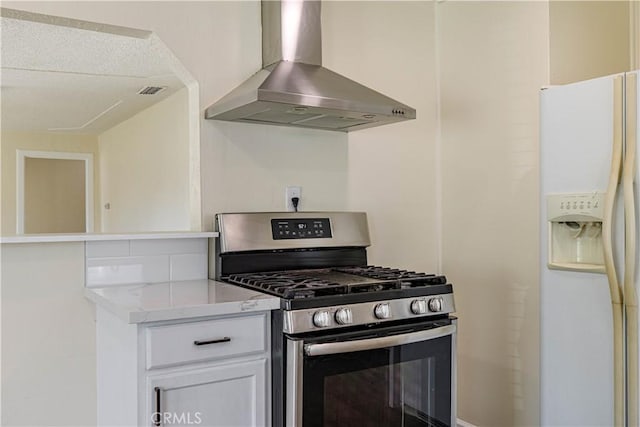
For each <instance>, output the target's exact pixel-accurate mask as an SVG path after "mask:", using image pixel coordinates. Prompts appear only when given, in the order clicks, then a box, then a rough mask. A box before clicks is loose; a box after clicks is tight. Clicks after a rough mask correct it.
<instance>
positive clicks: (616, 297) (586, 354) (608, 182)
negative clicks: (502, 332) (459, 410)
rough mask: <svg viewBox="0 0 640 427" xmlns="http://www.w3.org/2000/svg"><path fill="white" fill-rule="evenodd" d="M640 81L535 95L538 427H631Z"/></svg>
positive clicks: (625, 79)
mask: <svg viewBox="0 0 640 427" xmlns="http://www.w3.org/2000/svg"><path fill="white" fill-rule="evenodd" d="M638 80H639V72H638V71H634V72H630V73H622V74H618V75H614V76H607V77H602V78H597V79H593V80H588V81H584V82H579V83H573V84H569V85H564V86H554V87H551V88H547V89H544V90H542V91H541V98H540V106H541V118H540V120H541V129H540V150H541V151H540V163H541V195H540V196H541V197H540V205H541V215H540V218H541V220H540V236H541V263H540V280H541V296H540V297H541V311H540V315H541V329H540V334H541V336H540V345H541V355H540V357H541V361H540V382H541V412H542V413H541V424H542V425H543V426H612V425H629V426H631V425H635V426H637V425H638V414H637V412H638V410H637V407H638V400H639V397H638V391H637V384H638V357H637V354H638V339H637V337H638V318H637V317H638V316H637V296H636V294H637V291H638V287H639V280H638V269H639V268H638V251H637V249H636V246H637V242H638V241H640V234H639V230H640V226H639V221H638V217H639V216H640V214H639V210H638V199H639V197H638V188H637V183H638V182H640V177H639V174H638V166H637V165H638V160H637V154H636V150H637V145H638V137H637V135H638V133H639V126H640V119H639V117H638V104H640V92H639V90H638V86H639V83H638Z"/></svg>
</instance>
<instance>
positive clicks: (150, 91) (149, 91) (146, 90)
mask: <svg viewBox="0 0 640 427" xmlns="http://www.w3.org/2000/svg"><path fill="white" fill-rule="evenodd" d="M166 88H167V87H166V86H145V87H143V88H142V89H140V90H139V91H138V95H155V94H158V93H160V92H162V91H163V90H165V89H166Z"/></svg>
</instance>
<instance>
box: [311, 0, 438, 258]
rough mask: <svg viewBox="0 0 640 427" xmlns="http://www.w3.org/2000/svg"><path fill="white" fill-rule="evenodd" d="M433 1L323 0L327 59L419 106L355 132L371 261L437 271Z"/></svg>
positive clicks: (352, 157)
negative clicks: (409, 116)
mask: <svg viewBox="0 0 640 427" xmlns="http://www.w3.org/2000/svg"><path fill="white" fill-rule="evenodd" d="M434 5H435V3H433V2H325V3H323V55H324V65H325V66H326V67H328V68H329V69H332V70H333V71H336V72H338V73H341V74H344V75H345V76H347V77H349V78H351V79H354V80H356V81H358V82H360V83H363V84H365V85H367V86H369V87H372V88H374V89H376V90H377V91H379V92H382V93H384V94H385V95H387V96H390V97H391V98H394V99H397V100H398V101H400V102H403V103H405V104H407V105H410V106H411V107H413V108H415V109H416V110H417V119H416V120H413V121H408V122H403V123H396V124H393V125H390V126H384V127H380V128H373V129H367V130H363V131H359V132H354V133H351V134H349V153H348V154H349V155H348V168H347V169H348V187H347V188H348V194H347V200H348V208H349V209H352V210H362V211H366V212H368V214H369V228H370V230H371V237H372V241H373V242H372V246H371V248H370V250H369V252H368V253H369V262H370V263H373V264H384V265H393V266H398V267H404V268H408V269H416V270H420V271H436V270H438V268H439V266H438V264H439V263H438V251H439V249H438V235H439V223H438V215H437V212H438V153H437V146H436V135H437V115H436V107H437V90H436V68H437V67H436V62H435V59H436V57H435V31H434V28H435V16H434Z"/></svg>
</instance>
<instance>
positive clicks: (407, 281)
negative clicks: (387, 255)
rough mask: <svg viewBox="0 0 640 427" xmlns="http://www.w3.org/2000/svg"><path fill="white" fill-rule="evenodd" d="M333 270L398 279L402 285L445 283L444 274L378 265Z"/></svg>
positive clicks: (369, 276) (382, 278)
mask: <svg viewBox="0 0 640 427" xmlns="http://www.w3.org/2000/svg"><path fill="white" fill-rule="evenodd" d="M333 270H334V271H339V272H340V273H347V274H354V275H356V276H362V277H367V278H370V279H379V280H391V281H399V282H401V285H402V286H408V287H414V286H426V285H444V284H446V283H447V278H446V277H445V276H436V275H435V274H426V273H416V272H415V271H409V270H400V269H398V268H389V267H378V266H376V265H367V266H364V267H340V268H334V269H333Z"/></svg>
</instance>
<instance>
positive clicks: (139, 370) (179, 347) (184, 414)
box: [96, 307, 271, 427]
mask: <svg viewBox="0 0 640 427" xmlns="http://www.w3.org/2000/svg"><path fill="white" fill-rule="evenodd" d="M96 315H97V316H96V317H97V318H96V320H97V322H96V323H97V343H96V344H97V352H98V354H97V362H98V366H97V368H98V425H100V426H102V425H105V426H106V425H109V426H114V425H119V426H123V425H126V426H156V425H162V426H188V425H199V426H215V427H233V426H238V427H253V426H256V427H257V426H265V427H268V426H270V425H271V421H270V420H271V398H270V387H271V381H270V374H271V370H270V363H271V362H270V331H269V328H268V325H269V319H270V313H269V312H254V313H247V314H239V315H233V316H224V317H213V318H212V317H209V318H203V319H201V320H191V321H184V320H182V321H180V322H177V321H176V322H171V321H167V322H156V323H149V324H144V323H143V324H127V323H124V322H123V321H122V320H120V319H119V318H118V317H116V316H114V315H113V314H111V313H110V312H108V311H106V310H104V309H102V308H101V307H97V311H96Z"/></svg>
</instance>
